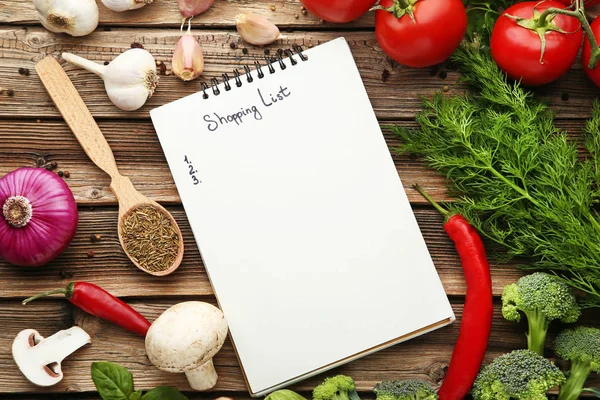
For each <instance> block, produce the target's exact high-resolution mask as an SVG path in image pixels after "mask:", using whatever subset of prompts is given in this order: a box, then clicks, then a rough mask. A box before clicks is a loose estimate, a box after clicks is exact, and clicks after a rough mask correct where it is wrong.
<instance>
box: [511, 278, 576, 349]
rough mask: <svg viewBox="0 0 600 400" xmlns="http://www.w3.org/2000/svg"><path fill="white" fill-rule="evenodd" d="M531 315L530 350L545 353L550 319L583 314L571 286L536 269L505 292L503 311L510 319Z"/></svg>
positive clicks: (565, 319)
mask: <svg viewBox="0 0 600 400" xmlns="http://www.w3.org/2000/svg"><path fill="white" fill-rule="evenodd" d="M520 312H522V313H523V314H525V316H527V322H528V324H529V332H528V333H527V345H528V348H529V350H532V351H535V352H536V353H538V354H539V355H540V356H543V355H544V343H545V342H546V333H547V332H548V326H549V325H550V323H551V322H552V321H553V320H555V319H558V320H560V321H562V322H565V323H569V322H575V321H577V319H578V318H579V316H580V315H581V311H580V309H579V305H577V300H576V299H575V296H574V295H573V291H572V290H571V288H570V287H569V286H568V285H567V284H566V283H564V282H562V281H560V280H559V279H558V278H556V277H555V276H553V275H549V274H545V273H543V272H536V273H534V274H531V275H527V276H524V277H522V278H521V279H519V280H518V281H517V283H513V284H511V285H507V286H505V287H504V291H503V292H502V315H503V316H504V318H506V319H507V320H509V321H517V322H518V321H520V320H521V313H520Z"/></svg>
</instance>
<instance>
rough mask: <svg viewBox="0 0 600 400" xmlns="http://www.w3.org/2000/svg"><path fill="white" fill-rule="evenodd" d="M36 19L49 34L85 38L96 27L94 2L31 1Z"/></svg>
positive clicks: (71, 0)
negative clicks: (64, 34)
mask: <svg viewBox="0 0 600 400" xmlns="http://www.w3.org/2000/svg"><path fill="white" fill-rule="evenodd" d="M33 5H34V6H35V8H36V10H37V12H38V18H39V20H40V22H41V23H42V25H43V26H44V28H46V29H48V30H49V31H51V32H56V33H67V34H69V35H71V36H85V35H88V34H90V33H92V32H93V31H94V29H96V27H97V26H98V18H99V11H98V5H97V4H96V1H95V0H33Z"/></svg>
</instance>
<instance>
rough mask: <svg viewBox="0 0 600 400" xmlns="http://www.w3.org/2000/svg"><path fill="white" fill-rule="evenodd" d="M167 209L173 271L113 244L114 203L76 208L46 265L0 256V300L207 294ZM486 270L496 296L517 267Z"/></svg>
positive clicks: (442, 256) (422, 213)
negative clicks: (173, 235)
mask: <svg viewBox="0 0 600 400" xmlns="http://www.w3.org/2000/svg"><path fill="white" fill-rule="evenodd" d="M168 210H169V211H170V212H171V213H172V215H173V217H174V218H175V219H176V220H177V223H178V224H179V226H180V227H181V230H182V233H183V239H184V242H185V244H186V247H185V254H184V257H183V262H182V264H181V266H180V267H179V269H178V270H177V271H175V272H174V273H173V274H171V275H169V276H166V277H153V276H149V275H147V274H146V273H144V272H142V271H139V270H138V269H137V268H135V266H133V265H132V264H131V262H130V261H129V259H128V258H127V257H126V255H125V253H124V252H123V250H122V248H121V247H120V245H119V239H118V237H117V210H116V208H114V207H103V208H99V209H94V210H90V209H89V208H81V209H80V213H79V216H80V220H79V229H78V231H77V234H76V236H75V239H74V241H73V243H72V244H71V246H70V247H69V249H67V251H66V252H65V253H64V254H63V255H61V256H59V257H58V258H57V259H55V260H54V261H52V262H51V263H50V264H48V265H47V266H44V267H35V268H24V267H15V266H10V265H7V264H5V263H3V262H1V261H0V282H2V285H3V287H2V290H0V299H15V298H16V299H22V298H25V297H28V296H30V295H33V294H36V293H38V292H45V291H47V290H52V289H56V288H60V287H64V286H66V285H67V283H68V282H70V281H89V282H93V283H95V284H97V285H100V286H102V287H103V288H105V289H106V290H108V291H110V292H111V293H113V294H114V295H116V296H125V297H151V298H155V297H160V296H186V297H189V296H206V295H212V293H213V291H212V288H211V286H210V283H209V281H208V277H207V276H206V271H205V269H204V265H203V264H202V259H201V258H200V253H199V252H198V247H197V246H196V243H195V241H194V238H193V235H192V232H191V230H190V227H189V224H188V221H187V218H186V217H185V213H184V211H183V208H182V207H180V206H175V207H168ZM415 214H416V216H417V220H418V222H419V226H420V228H421V230H422V232H423V235H424V237H425V240H426V242H427V246H428V248H429V251H430V253H431V255H432V257H433V260H434V263H435V264H436V267H437V270H438V273H439V274H440V277H441V279H442V283H443V284H444V288H445V289H446V292H447V293H448V294H449V295H452V296H464V294H465V290H466V289H465V282H464V278H463V276H462V270H461V266H460V260H459V259H458V255H457V254H456V251H455V250H454V244H453V243H452V242H451V241H450V239H448V237H447V236H446V234H445V232H444V230H443V228H442V223H443V218H442V217H441V216H440V215H439V214H438V213H437V211H435V210H433V209H432V208H429V207H417V208H416V209H415ZM92 235H100V236H101V240H100V241H92V240H91V239H90V237H91V236H92ZM91 255H93V256H91ZM492 275H493V276H492V278H493V283H494V293H495V294H496V295H500V294H501V293H502V287H503V286H504V285H506V284H507V283H511V282H513V281H515V280H516V279H518V278H519V277H520V276H521V271H519V270H518V269H516V268H515V267H514V265H506V264H494V263H492ZM308 290H309V289H308V288H307V291H308ZM0 388H1V386H0ZM0 392H1V391H0Z"/></svg>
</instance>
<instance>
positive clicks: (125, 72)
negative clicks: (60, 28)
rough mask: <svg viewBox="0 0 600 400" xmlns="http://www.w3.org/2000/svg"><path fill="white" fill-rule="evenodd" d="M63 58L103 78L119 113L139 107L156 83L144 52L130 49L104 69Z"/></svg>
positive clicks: (78, 59)
mask: <svg viewBox="0 0 600 400" xmlns="http://www.w3.org/2000/svg"><path fill="white" fill-rule="evenodd" d="M62 57H63V59H65V60H66V61H68V62H69V63H71V64H74V65H77V66H79V67H81V68H84V69H86V70H88V71H90V72H93V73H95V74H96V75H98V76H100V77H101V78H102V79H104V87H105V89H106V93H107V95H108V98H109V99H110V101H112V102H113V104H114V105H115V106H117V107H119V108H120V109H121V110H125V111H134V110H137V109H138V108H140V107H142V106H143V105H144V104H145V103H146V100H148V98H149V97H151V96H152V94H153V93H154V89H156V85H157V84H158V75H157V73H156V61H154V57H152V54H150V53H149V52H148V51H147V50H144V49H129V50H127V51H125V52H124V53H121V54H120V55H119V56H117V58H115V59H114V60H113V61H112V62H110V63H109V64H108V65H106V66H105V65H100V64H97V63H95V62H92V61H90V60H86V59H85V58H83V57H79V56H76V55H74V54H70V53H63V55H62Z"/></svg>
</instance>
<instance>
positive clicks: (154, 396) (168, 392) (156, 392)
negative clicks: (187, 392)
mask: <svg viewBox="0 0 600 400" xmlns="http://www.w3.org/2000/svg"><path fill="white" fill-rule="evenodd" d="M142 400H188V398H187V397H185V396H184V395H183V394H182V393H181V392H180V391H179V390H177V389H175V388H172V387H168V386H159V387H157V388H156V389H152V390H151V391H149V392H147V393H146V394H145V395H143V396H142Z"/></svg>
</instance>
